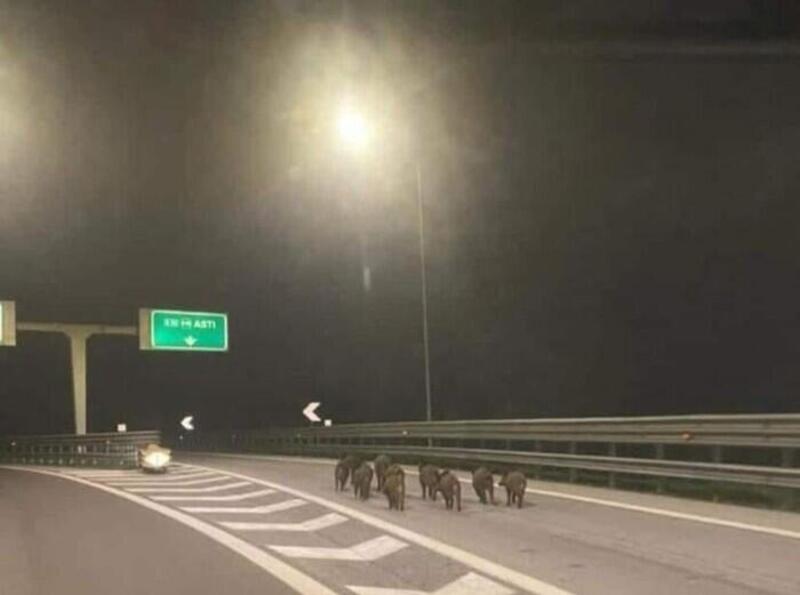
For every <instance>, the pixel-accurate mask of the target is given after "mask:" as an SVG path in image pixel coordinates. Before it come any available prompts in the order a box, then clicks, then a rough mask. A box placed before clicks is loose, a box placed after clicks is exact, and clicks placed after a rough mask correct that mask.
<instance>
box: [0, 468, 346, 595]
mask: <svg viewBox="0 0 800 595" xmlns="http://www.w3.org/2000/svg"><path fill="white" fill-rule="evenodd" d="M2 468H5V469H11V470H17V471H27V472H30V473H41V474H43V475H50V476H53V477H60V478H62V479H66V480H68V481H74V482H76V483H81V484H84V485H86V486H89V487H92V488H95V489H97V490H102V491H104V492H108V493H109V494H113V495H115V496H118V497H120V498H124V499H126V500H129V501H130V502H135V503H136V504H139V505H140V506H143V507H145V508H147V509H149V510H152V511H154V512H157V513H159V514H163V515H164V516H166V517H169V518H171V519H172V520H174V521H177V522H179V523H182V524H183V525H185V526H187V527H190V528H192V529H194V530H195V531H197V532H198V533H202V534H203V535H205V536H206V537H208V538H210V539H213V540H214V541H215V542H217V543H219V544H220V545H222V546H224V547H226V548H228V549H230V550H232V551H234V552H236V553H237V554H239V555H240V556H242V557H244V558H246V559H247V560H249V561H250V562H252V563H253V564H255V565H256V566H258V567H259V568H261V569H262V570H264V571H266V572H268V573H269V574H271V575H272V576H274V577H275V578H277V579H278V580H280V581H282V582H283V583H285V584H286V585H288V586H289V587H290V588H292V589H294V590H295V591H297V592H298V593H314V594H315V595H336V592H335V591H333V590H331V589H329V588H328V587H326V586H325V585H323V584H322V583H320V582H318V581H316V580H314V579H313V578H311V577H310V576H308V575H306V574H303V573H302V572H300V571H299V570H297V569H296V568H293V567H292V566H290V565H288V564H286V563H285V562H284V561H282V560H280V559H278V558H276V557H275V556H272V555H270V554H269V553H267V552H265V551H264V550H263V549H261V548H259V547H256V546H254V545H252V544H250V543H247V542H246V541H244V540H243V539H239V538H238V537H236V536H235V535H231V534H230V533H228V532H226V531H223V530H222V529H219V528H218V527H215V526H214V525H212V524H210V523H206V522H205V521H202V520H200V519H198V518H196V517H193V516H191V515H188V514H185V513H183V512H180V511H178V510H175V509H174V508H170V507H168V506H164V505H163V504H158V503H156V502H153V501H151V500H148V499H147V498H142V497H141V496H136V495H134V494H131V493H129V492H125V491H122V490H118V489H117V488H112V487H110V486H106V485H102V484H98V483H94V482H91V481H88V480H86V479H83V478H80V477H74V476H70V475H66V474H64V473H59V472H57V471H47V470H44V469H33V468H22V467H13V466H2Z"/></svg>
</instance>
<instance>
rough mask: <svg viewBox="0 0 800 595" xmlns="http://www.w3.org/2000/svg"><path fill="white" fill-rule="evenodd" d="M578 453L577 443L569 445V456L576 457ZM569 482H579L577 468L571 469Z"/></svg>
mask: <svg viewBox="0 0 800 595" xmlns="http://www.w3.org/2000/svg"><path fill="white" fill-rule="evenodd" d="M577 452H578V445H577V444H576V443H575V442H570V443H569V454H571V455H574V454H576V453H577ZM569 481H570V483H575V482H576V481H578V470H577V469H576V468H575V467H570V468H569Z"/></svg>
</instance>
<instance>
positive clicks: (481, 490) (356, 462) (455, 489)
mask: <svg viewBox="0 0 800 595" xmlns="http://www.w3.org/2000/svg"><path fill="white" fill-rule="evenodd" d="M373 478H375V480H376V483H377V490H378V492H380V493H382V494H384V495H385V496H386V499H387V500H388V501H389V508H390V509H391V510H405V501H406V474H405V471H403V468H402V467H401V466H400V465H397V464H394V463H392V460H391V459H390V458H389V457H388V456H386V455H379V456H378V457H376V458H375V460H374V461H373V464H372V465H370V464H369V463H368V462H366V461H363V460H361V459H360V458H359V457H357V456H354V455H347V456H346V457H344V458H342V459H341V460H340V461H339V462H338V463H336V468H335V470H334V480H335V482H336V490H339V491H340V490H344V489H345V488H346V487H347V481H348V479H349V480H350V482H351V484H352V486H353V492H354V493H355V497H356V498H359V499H361V500H366V499H367V498H369V496H370V493H371V491H372V480H373ZM419 485H420V487H421V488H422V499H423V500H426V499H428V498H430V499H431V500H433V501H436V496H437V495H438V494H441V495H442V499H443V500H444V503H445V506H446V507H447V509H448V510H453V508H455V509H456V510H461V483H460V482H459V481H458V478H457V477H456V476H455V474H454V473H452V472H451V471H450V470H449V469H440V468H439V467H436V466H435V465H428V464H425V463H420V465H419ZM498 485H499V486H501V487H504V488H505V489H506V505H507V506H513V505H516V506H517V507H518V508H522V500H523V498H524V496H525V488H526V487H527V480H526V479H525V475H524V474H523V473H522V472H520V471H508V472H506V473H505V474H504V475H503V476H502V478H501V479H500V482H499V483H498ZM472 487H473V488H474V489H475V494H477V496H478V499H479V500H480V501H481V503H482V504H488V503H489V502H491V503H492V504H494V503H495V500H494V476H493V475H492V472H491V471H490V470H489V469H487V468H486V467H478V468H477V469H475V471H473V472H472ZM487 496H488V498H487Z"/></svg>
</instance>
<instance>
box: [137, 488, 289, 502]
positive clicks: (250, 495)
mask: <svg viewBox="0 0 800 595" xmlns="http://www.w3.org/2000/svg"><path fill="white" fill-rule="evenodd" d="M274 493H275V490H256V491H255V492H245V493H244V494H230V495H228V496H153V497H152V498H151V500H158V501H159V502H175V501H177V500H183V501H187V502H188V501H193V502H240V501H242V500H248V499H250V498H259V497H260V496H268V495H269V494H274Z"/></svg>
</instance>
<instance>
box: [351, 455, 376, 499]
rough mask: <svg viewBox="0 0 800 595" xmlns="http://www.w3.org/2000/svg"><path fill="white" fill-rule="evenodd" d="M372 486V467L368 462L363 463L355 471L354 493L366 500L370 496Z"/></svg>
mask: <svg viewBox="0 0 800 595" xmlns="http://www.w3.org/2000/svg"><path fill="white" fill-rule="evenodd" d="M371 488H372V467H370V466H369V464H367V463H361V465H360V466H359V467H358V469H356V470H355V471H353V493H354V494H355V497H356V498H361V500H366V499H368V498H369V493H370V489H371Z"/></svg>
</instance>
